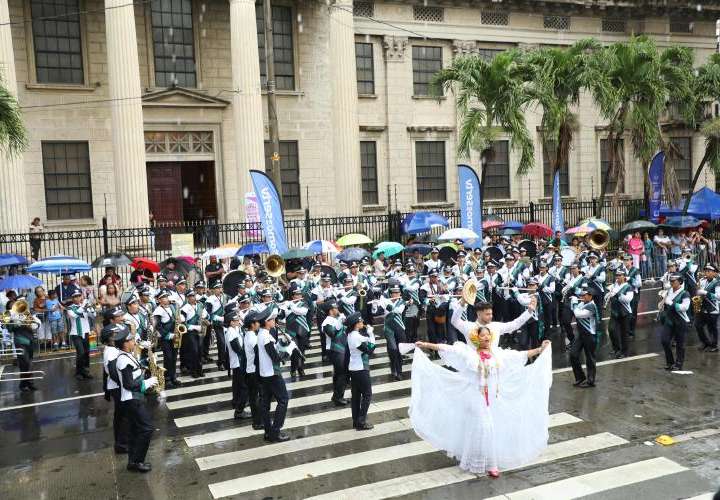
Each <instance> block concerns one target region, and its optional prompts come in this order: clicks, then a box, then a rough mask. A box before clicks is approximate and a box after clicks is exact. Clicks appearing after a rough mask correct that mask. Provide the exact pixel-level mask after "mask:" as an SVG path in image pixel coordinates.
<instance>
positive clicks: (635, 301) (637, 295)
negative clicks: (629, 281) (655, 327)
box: [629, 290, 640, 337]
mask: <svg viewBox="0 0 720 500" xmlns="http://www.w3.org/2000/svg"><path fill="white" fill-rule="evenodd" d="M639 303H640V291H639V290H638V291H637V292H635V294H634V295H633V298H632V301H631V302H630V307H631V309H632V317H631V318H630V325H629V333H630V336H633V337H634V336H635V325H637V313H638V304H639Z"/></svg>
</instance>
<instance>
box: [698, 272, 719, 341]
mask: <svg viewBox="0 0 720 500" xmlns="http://www.w3.org/2000/svg"><path fill="white" fill-rule="evenodd" d="M704 271H705V277H704V278H703V279H701V280H700V284H699V286H698V289H697V291H696V292H695V293H696V294H697V295H698V296H699V297H702V308H701V310H700V312H699V313H696V314H695V330H697V333H698V338H699V339H700V342H702V346H701V347H700V350H702V351H706V352H718V314H719V313H720V278H719V277H718V270H717V268H716V267H715V266H714V265H712V264H706V265H705V268H704Z"/></svg>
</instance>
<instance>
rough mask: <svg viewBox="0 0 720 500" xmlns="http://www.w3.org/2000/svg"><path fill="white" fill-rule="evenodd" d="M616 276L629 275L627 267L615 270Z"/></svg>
mask: <svg viewBox="0 0 720 500" xmlns="http://www.w3.org/2000/svg"><path fill="white" fill-rule="evenodd" d="M615 276H627V273H626V272H625V269H623V268H618V269H616V270H615Z"/></svg>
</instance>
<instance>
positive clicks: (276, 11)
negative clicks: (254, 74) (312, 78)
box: [255, 1, 295, 90]
mask: <svg viewBox="0 0 720 500" xmlns="http://www.w3.org/2000/svg"><path fill="white" fill-rule="evenodd" d="M255 19H256V24H257V37H258V51H259V52H260V79H261V81H262V85H263V87H265V86H267V66H266V64H265V12H264V11H263V3H262V1H260V2H256V3H255ZM272 19H273V58H274V60H275V88H277V89H278V90H295V65H294V62H293V59H294V52H293V26H292V25H293V17H292V9H291V8H290V7H287V6H284V5H273V6H272Z"/></svg>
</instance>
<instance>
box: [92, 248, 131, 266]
mask: <svg viewBox="0 0 720 500" xmlns="http://www.w3.org/2000/svg"><path fill="white" fill-rule="evenodd" d="M131 262H132V261H131V260H130V257H128V256H127V255H125V254H124V253H120V252H110V253H106V254H105V255H101V256H100V257H98V258H97V259H95V260H94V261H93V262H92V266H93V267H120V266H127V265H128V264H130V263H131Z"/></svg>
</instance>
